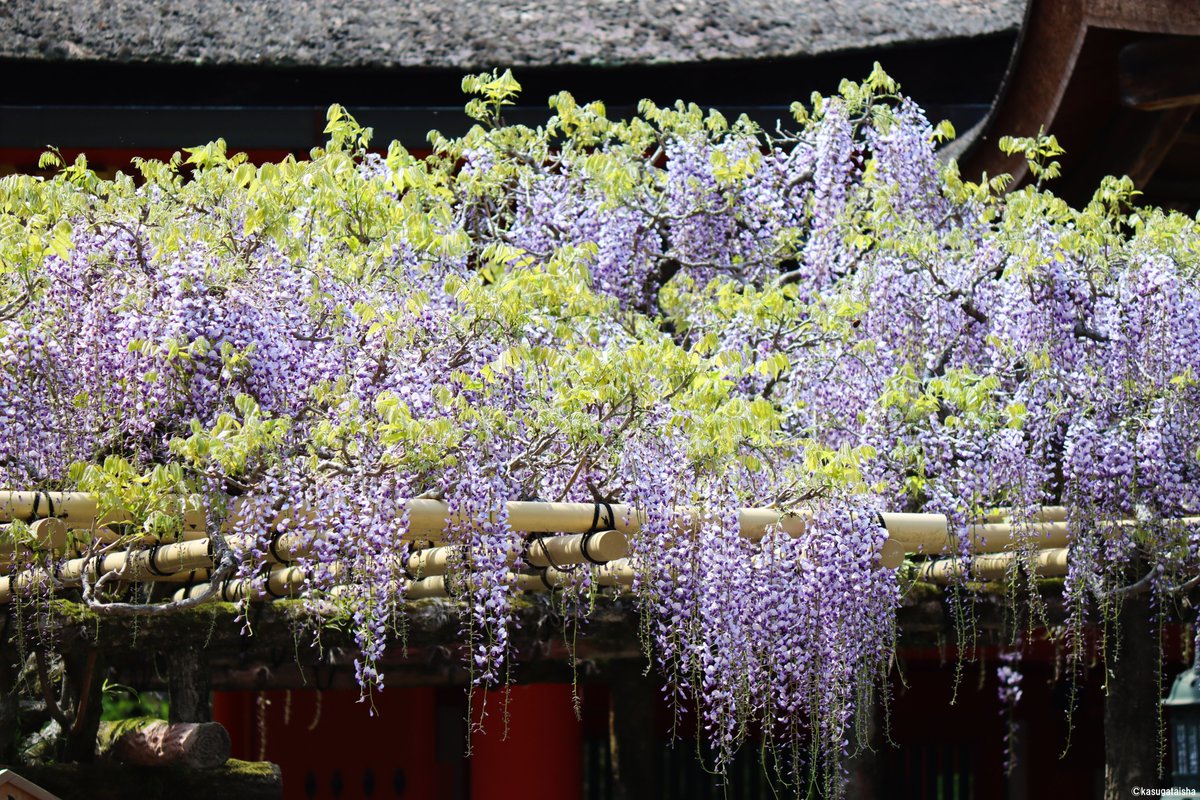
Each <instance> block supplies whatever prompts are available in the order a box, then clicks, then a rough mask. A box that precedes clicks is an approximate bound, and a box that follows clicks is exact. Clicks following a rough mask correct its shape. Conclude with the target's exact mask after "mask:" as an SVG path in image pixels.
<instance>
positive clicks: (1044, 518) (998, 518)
mask: <svg viewBox="0 0 1200 800" xmlns="http://www.w3.org/2000/svg"><path fill="white" fill-rule="evenodd" d="M983 521H984V522H1012V509H1009V508H997V509H993V510H992V511H989V512H988V513H987V514H985V515H984V520H983ZM1029 521H1030V522H1066V521H1067V509H1066V506H1041V507H1040V508H1038V509H1037V510H1035V511H1034V512H1033V514H1032V515H1031V516H1030V519H1029Z"/></svg>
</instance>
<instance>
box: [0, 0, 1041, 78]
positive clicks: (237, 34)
mask: <svg viewBox="0 0 1200 800" xmlns="http://www.w3.org/2000/svg"><path fill="white" fill-rule="evenodd" d="M1024 6H1025V0H732V2H719V1H718V0H554V2H546V1H545V0H536V1H535V0H442V1H441V2H436V3H418V2H412V1H411V0H374V1H373V2H364V0H0V58H9V59H14V58H15V59H22V60H25V59H29V60H51V61H64V60H65V61H72V60H74V61H105V62H113V61H117V62H151V63H179V64H194V63H208V64H231V65H232V64H271V65H298V66H327V67H403V66H423V67H443V68H471V67H483V66H494V65H512V66H534V65H567V64H579V65H596V64H604V65H617V64H645V63H689V62H699V61H712V60H718V59H750V58H754V59H761V58H782V57H790V56H804V55H817V54H822V53H830V52H835V51H845V50H854V49H862V48H875V47H880V46H886V45H897V44H906V43H914V42H928V41H935V40H941V39H961V38H966V37H975V36H985V35H989V34H996V33H1002V32H1011V31H1013V30H1016V29H1017V28H1018V27H1019V25H1020V22H1021V17H1022V14H1023V11H1024Z"/></svg>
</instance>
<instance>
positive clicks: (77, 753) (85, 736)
mask: <svg viewBox="0 0 1200 800" xmlns="http://www.w3.org/2000/svg"><path fill="white" fill-rule="evenodd" d="M63 664H64V666H65V668H66V677H67V680H66V691H65V692H64V696H63V700H64V701H66V702H65V703H64V704H62V705H65V707H64V708H63V711H64V712H65V713H66V714H67V716H68V718H69V719H70V720H71V727H70V728H68V729H67V730H66V731H65V733H66V750H65V756H66V759H67V760H68V761H79V762H82V763H87V762H90V761H92V760H93V759H94V758H95V757H96V731H97V730H99V728H100V714H101V712H102V711H103V708H102V707H103V703H102V701H101V695H102V694H103V691H104V663H103V657H102V656H101V655H100V652H99V651H98V650H97V649H96V648H94V647H90V648H87V649H86V650H84V649H80V650H76V651H73V652H66V653H63ZM72 712H74V713H72Z"/></svg>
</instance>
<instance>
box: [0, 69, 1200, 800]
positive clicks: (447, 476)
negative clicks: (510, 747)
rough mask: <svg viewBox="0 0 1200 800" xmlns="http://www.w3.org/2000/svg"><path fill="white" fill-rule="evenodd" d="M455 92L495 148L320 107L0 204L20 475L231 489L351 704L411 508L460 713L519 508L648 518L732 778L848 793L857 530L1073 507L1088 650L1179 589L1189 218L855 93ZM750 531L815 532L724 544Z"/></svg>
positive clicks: (221, 497)
mask: <svg viewBox="0 0 1200 800" xmlns="http://www.w3.org/2000/svg"><path fill="white" fill-rule="evenodd" d="M464 89H465V90H466V91H467V92H468V93H470V94H472V95H475V98H474V99H472V100H471V102H470V103H469V104H468V106H467V111H468V113H469V114H471V116H472V117H473V118H474V119H475V120H476V122H477V123H478V124H477V125H476V126H475V127H474V128H473V129H472V130H471V131H470V132H469V133H468V134H467V135H466V136H464V137H462V138H457V139H451V138H446V137H443V136H441V135H438V134H436V133H435V134H431V146H432V154H431V155H428V156H425V157H418V156H417V155H414V154H413V153H412V152H410V151H409V150H406V149H405V148H404V147H403V146H402V145H400V144H399V143H392V145H391V146H390V147H389V148H388V151H387V154H386V156H382V155H378V154H373V153H371V152H369V151H368V149H367V147H368V142H369V135H370V134H369V131H366V130H364V129H362V128H360V127H359V126H358V125H357V124H356V123H355V122H354V121H353V120H352V119H351V118H350V117H349V116H348V115H346V113H345V112H344V111H343V110H342V109H340V108H338V107H336V106H335V107H334V108H332V109H331V110H330V114H329V125H328V128H327V130H326V132H327V134H328V135H329V136H330V139H329V142H328V144H327V145H326V147H324V148H321V149H318V150H315V151H314V152H313V153H312V155H311V158H308V159H301V160H297V159H294V158H287V159H285V160H284V161H282V162H279V163H271V164H264V165H262V166H257V167H256V166H254V165H252V164H249V163H247V162H246V160H245V158H244V156H240V155H230V154H228V153H227V152H226V149H225V146H224V144H223V143H222V142H215V143H212V144H209V145H206V146H204V147H198V148H192V149H190V150H188V151H187V152H186V156H183V155H180V156H177V157H175V158H173V159H171V160H169V161H167V162H158V161H143V162H140V163H139V165H138V167H139V174H138V175H137V176H134V177H131V176H126V175H118V176H117V177H115V178H113V179H111V180H105V179H101V178H100V177H98V176H97V175H95V174H94V173H93V172H91V171H90V170H88V168H87V166H86V162H84V161H82V160H80V161H78V162H76V163H74V164H63V163H62V162H61V160H60V159H59V158H58V156H57V155H56V154H54V153H49V154H48V155H47V157H46V162H45V163H46V165H47V166H53V167H57V168H58V169H57V171H56V174H55V175H54V177H53V178H50V179H47V180H43V179H40V178H35V177H28V176H10V177H8V178H4V179H2V180H0V287H2V288H0V486H5V487H13V488H22V489H71V490H85V491H91V492H95V493H97V494H98V495H99V496H100V497H101V500H102V503H103V504H104V505H105V507H120V508H124V509H128V510H132V511H133V512H134V513H135V514H136V516H137V521H138V522H139V523H144V527H145V528H146V529H147V530H150V531H152V532H154V533H156V534H158V535H170V534H171V533H172V532H173V531H176V530H178V527H177V526H178V513H179V508H180V499H181V498H182V499H183V500H184V501H185V503H194V504H196V505H202V506H203V507H204V508H207V509H209V510H210V513H211V514H212V515H213V518H212V520H211V522H212V524H214V525H216V524H218V523H219V517H220V515H221V514H222V513H224V511H223V509H224V508H225V507H226V506H225V504H226V503H227V501H228V500H229V499H230V498H238V499H239V500H240V501H241V502H243V503H250V504H251V507H253V508H255V509H257V511H256V513H255V514H254V515H253V518H254V519H255V520H257V522H255V524H254V525H255V526H254V530H252V531H250V532H251V533H253V534H254V541H255V544H254V545H253V546H251V547H248V548H246V549H245V550H243V551H239V552H238V553H236V554H235V556H236V557H237V558H238V560H239V563H240V564H241V567H240V569H241V570H242V574H243V575H244V576H246V577H252V578H255V579H256V580H257V579H261V578H260V577H259V576H258V572H257V566H256V565H257V564H259V563H260V561H261V557H262V555H263V552H264V551H265V550H266V549H267V548H268V547H269V546H270V541H271V538H272V536H273V535H274V534H275V533H277V532H279V531H282V530H294V529H295V527H296V523H298V522H303V523H304V525H303V526H301V527H303V528H304V529H305V530H312V529H317V528H319V529H320V530H321V531H322V534H323V535H322V537H321V539H320V540H319V541H316V542H314V545H313V550H312V553H311V554H310V555H309V556H307V557H306V559H305V560H304V561H303V566H304V567H305V569H306V570H307V571H308V573H309V575H310V580H309V581H308V583H307V584H306V587H305V589H304V592H305V598H306V602H311V603H313V604H314V608H315V606H316V605H317V604H320V605H321V607H322V609H324V611H325V612H327V611H328V608H329V605H330V602H331V600H330V598H335V600H336V603H335V605H336V606H337V607H338V608H339V609H341V611H342V612H343V614H344V619H345V620H346V621H348V623H349V624H350V626H351V628H352V629H353V631H354V632H355V635H356V637H357V640H358V643H359V646H360V649H361V657H360V660H359V679H360V681H361V682H362V683H363V684H364V685H377V684H379V683H381V682H382V675H381V674H380V672H379V671H378V670H377V669H376V666H377V662H378V659H379V658H380V656H381V654H382V652H383V648H384V646H385V643H386V642H387V640H388V638H389V636H391V630H392V627H393V625H394V619H395V617H396V616H397V614H396V612H397V608H398V607H399V604H400V603H402V602H403V590H402V588H401V587H402V586H403V581H402V580H401V578H402V577H403V572H404V567H403V564H404V559H405V556H406V554H407V549H406V548H407V547H408V545H407V544H401V537H402V535H403V534H404V533H405V531H406V528H407V524H408V523H407V517H406V513H405V511H404V506H403V500H404V499H406V498H411V497H436V498H441V499H445V500H446V502H447V503H448V504H449V506H450V508H451V509H452V510H453V511H454V512H455V514H456V515H457V516H456V519H458V520H460V522H459V523H456V524H455V525H454V526H453V527H452V529H450V530H448V531H447V532H446V533H447V536H448V537H449V539H450V541H451V542H453V543H455V544H457V545H459V546H460V549H461V552H462V553H463V561H464V563H463V565H462V566H463V571H462V574H463V575H465V577H464V578H463V579H462V580H458V581H455V582H454V583H453V584H452V589H453V591H454V592H455V595H456V599H457V601H458V603H459V606H460V608H461V613H462V619H463V629H464V638H465V641H466V642H467V643H468V647H467V653H466V657H467V659H468V662H469V664H470V665H471V667H472V669H473V674H474V676H475V678H476V680H477V681H479V682H480V683H483V684H493V683H496V682H503V681H504V680H505V679H506V675H507V672H506V666H505V665H506V664H507V662H508V660H509V659H510V658H511V657H512V655H513V652H512V634H511V626H512V625H514V624H515V612H514V598H515V595H516V592H517V589H516V587H515V586H514V585H513V583H512V582H511V578H510V570H511V566H510V557H509V555H508V554H509V553H510V552H512V551H514V550H516V551H519V550H520V546H521V544H522V538H523V534H521V533H520V532H516V531H513V530H511V529H510V527H509V525H508V523H507V520H506V517H505V515H504V513H503V509H504V505H503V504H504V501H505V500H514V499H542V500H571V501H582V502H594V501H595V502H610V503H611V502H622V503H628V504H631V505H632V506H634V507H636V508H637V509H638V513H639V514H640V515H641V519H642V525H641V530H640V533H639V534H638V535H637V536H636V537H635V538H634V540H633V543H632V547H633V556H634V558H635V560H636V562H637V563H638V565H639V570H640V575H639V578H638V581H637V583H636V585H635V587H634V590H633V591H634V593H635V595H636V597H637V599H638V601H639V603H640V605H641V608H642V610H643V615H644V616H643V619H644V624H643V630H644V637H645V640H646V642H647V646H648V650H649V655H650V657H651V658H652V659H653V661H654V664H655V665H656V667H657V668H658V669H660V670H661V671H662V672H663V673H664V674H665V675H666V676H667V677H668V679H669V681H670V686H671V691H672V693H673V697H674V698H675V699H676V700H677V701H678V702H679V703H681V704H683V705H689V704H691V705H695V707H697V708H698V710H699V714H700V719H701V721H702V723H703V727H704V728H705V730H706V731H707V732H708V735H709V737H710V738H711V740H712V742H713V744H714V746H715V752H716V753H717V758H718V765H721V764H724V763H727V762H728V760H729V759H730V758H731V757H732V755H733V754H734V753H735V752H736V750H737V749H738V747H739V746H740V745H741V744H742V743H743V742H744V741H745V740H746V739H747V738H748V737H750V736H756V735H761V736H764V737H766V738H767V739H768V740H770V741H772V742H776V743H779V744H781V745H784V746H787V747H794V748H796V749H795V752H796V753H798V754H807V756H806V758H805V760H804V761H803V765H804V766H803V769H807V770H810V773H809V774H810V776H818V777H819V778H820V779H821V780H824V781H825V782H826V783H827V784H828V785H829V786H830V788H831V791H832V792H833V793H836V791H837V788H836V787H837V784H838V774H839V773H838V764H839V762H840V760H841V759H842V758H843V757H844V756H845V755H846V748H847V747H848V745H847V742H848V739H847V736H846V728H847V725H848V724H850V722H851V720H853V719H854V717H855V704H856V702H857V701H858V699H859V698H860V697H863V696H867V695H868V694H869V693H870V691H871V688H872V686H874V685H877V683H878V682H879V681H880V680H882V679H883V678H884V676H886V673H887V670H888V664H889V660H890V658H891V655H892V653H893V651H894V647H895V609H896V607H897V604H898V602H899V599H900V594H901V588H900V585H899V583H898V579H897V577H896V574H895V573H894V572H893V571H889V570H884V569H881V568H880V567H879V565H878V562H877V557H878V552H879V548H880V546H881V545H882V542H883V540H884V538H885V537H886V533H885V532H884V531H883V530H882V529H881V528H880V526H879V525H878V522H877V516H876V514H877V512H878V511H880V510H893V511H895V510H908V511H935V512H940V513H944V514H946V515H947V516H948V517H949V518H950V519H951V520H952V522H953V524H954V528H955V530H956V532H957V534H958V536H959V537H960V542H961V552H962V553H963V554H964V555H967V554H968V553H969V546H968V542H967V537H966V525H967V524H968V522H969V521H971V520H973V519H976V518H978V517H979V516H980V515H981V514H982V513H983V512H985V511H986V510H988V509H993V508H1007V509H1011V513H1012V518H1013V521H1014V524H1015V525H1017V526H1018V527H1020V526H1021V525H1023V524H1024V523H1027V522H1029V521H1030V520H1031V519H1032V518H1033V514H1034V513H1035V511H1036V509H1037V508H1038V507H1040V506H1042V505H1044V504H1066V505H1067V506H1068V507H1069V509H1070V512H1069V513H1070V525H1071V531H1072V537H1073V551H1072V561H1071V572H1070V575H1069V576H1068V579H1067V581H1066V588H1065V591H1066V592H1067V595H1068V597H1070V598H1071V599H1072V600H1073V601H1074V602H1073V606H1072V607H1073V608H1074V609H1075V611H1074V614H1073V617H1072V621H1071V624H1072V626H1074V630H1080V629H1081V627H1082V625H1083V624H1084V623H1085V621H1086V615H1087V613H1088V609H1089V608H1091V607H1092V606H1091V605H1090V604H1089V603H1087V602H1084V600H1085V598H1088V597H1098V598H1102V599H1103V598H1111V597H1113V596H1114V592H1116V591H1119V590H1121V588H1122V587H1126V586H1127V585H1128V584H1129V583H1130V582H1131V581H1133V580H1137V579H1139V578H1141V577H1142V574H1143V573H1146V577H1145V580H1146V581H1147V585H1151V588H1152V589H1153V590H1154V591H1155V592H1156V593H1158V595H1156V596H1163V597H1166V596H1168V595H1169V594H1170V592H1172V591H1176V590H1178V588H1179V587H1180V586H1182V585H1184V584H1185V583H1186V581H1187V580H1188V579H1189V577H1190V575H1191V574H1193V573H1194V572H1195V570H1196V569H1197V567H1198V566H1200V563H1198V562H1200V538H1198V533H1197V529H1196V527H1195V526H1193V525H1188V524H1184V523H1180V522H1177V521H1175V520H1178V519H1179V518H1182V517H1185V516H1187V515H1189V514H1191V513H1194V512H1195V509H1196V508H1197V506H1198V504H1200V496H1198V490H1200V464H1198V462H1197V450H1198V449H1200V402H1197V401H1198V399H1200V398H1198V397H1197V392H1198V391H1200V389H1198V387H1200V384H1198V380H1200V282H1198V281H1197V258H1198V252H1200V230H1198V227H1197V223H1196V221H1195V220H1193V219H1189V218H1187V217H1184V216H1181V215H1179V214H1173V213H1166V212H1162V211H1158V210H1153V209H1144V208H1136V207H1135V206H1134V205H1133V201H1134V199H1135V194H1136V193H1135V191H1134V188H1133V186H1132V185H1131V184H1130V183H1129V181H1128V180H1125V179H1109V180H1106V181H1105V182H1104V183H1103V185H1102V186H1101V187H1100V188H1099V190H1098V191H1097V194H1096V196H1095V199H1094V200H1093V201H1092V202H1091V203H1089V204H1088V205H1086V206H1085V207H1084V208H1081V209H1073V208H1071V207H1069V206H1068V205H1066V204H1065V203H1063V202H1062V201H1061V200H1059V199H1057V198H1056V197H1054V195H1053V194H1052V193H1050V192H1049V191H1047V190H1045V189H1044V188H1042V183H1043V182H1044V181H1046V180H1049V179H1051V178H1052V177H1053V176H1054V174H1055V172H1056V170H1057V165H1056V163H1055V162H1054V161H1053V158H1054V156H1055V155H1057V153H1058V151H1057V148H1056V145H1055V143H1054V142H1053V140H1052V139H1047V138H1037V139H1029V140H1008V141H1006V142H1005V143H1004V145H1005V146H1006V147H1007V148H1008V149H1010V150H1011V151H1013V152H1022V153H1024V155H1025V156H1026V157H1027V158H1028V159H1029V160H1030V163H1031V166H1032V168H1033V173H1034V175H1035V176H1036V177H1037V178H1038V181H1037V185H1034V186H1030V187H1026V188H1021V189H1018V190H1016V191H1012V192H1009V193H1007V194H1005V193H1004V192H1003V190H1004V189H1005V188H1006V179H1005V178H1003V177H1000V178H993V179H992V180H991V181H990V182H988V183H985V184H975V183H971V182H969V181H966V180H964V179H963V178H962V177H961V176H960V175H959V173H958V171H957V168H956V166H955V165H954V164H953V163H947V164H943V163H941V162H939V160H938V157H937V152H936V148H937V145H938V143H939V142H940V141H941V140H943V139H945V138H947V137H949V136H951V135H952V134H953V131H952V129H950V128H949V126H947V125H945V124H942V125H937V126H933V125H931V124H930V123H929V122H928V121H927V120H926V118H925V116H924V113H923V112H922V110H921V109H920V108H919V107H918V106H917V105H916V104H915V103H914V102H913V101H911V100H910V99H907V98H905V97H903V96H902V95H900V94H899V93H898V89H897V87H896V85H895V84H894V83H893V82H892V81H891V80H890V79H889V78H888V77H887V76H886V75H885V74H883V73H882V72H881V71H878V70H877V71H876V72H875V73H873V74H872V75H871V76H870V77H869V78H868V79H867V80H866V81H865V82H864V83H862V84H852V83H846V84H844V85H843V87H842V89H841V91H840V93H839V94H838V95H836V96H833V97H828V98H822V97H814V98H813V101H812V103H811V104H810V105H809V106H807V107H806V106H803V105H800V104H796V105H795V106H794V107H793V112H794V121H795V125H794V128H793V129H792V130H791V131H790V132H775V133H768V132H765V131H763V130H761V129H759V128H758V127H757V126H756V125H754V124H753V123H752V122H750V121H748V120H746V119H739V120H736V121H733V122H730V121H729V120H727V119H725V118H724V117H722V116H721V115H720V114H719V113H717V112H715V111H714V112H708V113H705V112H703V111H702V110H701V109H699V108H697V107H696V106H688V105H684V104H682V103H680V104H678V105H676V106H674V107H669V108H662V107H658V106H656V105H654V104H652V103H650V102H644V103H642V104H641V106H640V107H639V111H638V114H637V116H635V117H633V118H631V119H628V120H612V119H609V118H608V117H607V116H606V114H605V110H604V107H603V105H602V104H600V103H589V104H584V105H581V104H579V103H577V102H576V101H575V99H574V98H572V97H570V96H569V95H567V94H560V95H556V96H555V97H553V98H551V100H550V106H551V112H552V115H551V116H550V118H549V119H548V121H547V122H546V124H545V125H543V126H541V127H539V128H536V129H534V128H528V127H524V126H519V125H508V124H505V122H504V119H503V111H504V108H505V107H506V106H507V105H509V104H511V102H512V99H513V98H514V97H515V96H516V94H517V92H518V91H519V86H518V85H517V83H516V81H515V80H513V79H512V76H511V75H508V74H503V75H500V74H495V73H493V74H484V75H479V76H471V77H469V78H467V79H465V81H464ZM767 505H771V506H776V507H778V508H781V509H783V510H785V511H805V512H806V513H808V514H810V515H811V519H812V523H811V524H810V525H809V526H808V528H807V530H806V532H805V534H804V535H803V536H801V537H792V536H790V535H788V534H786V533H784V532H782V531H774V532H770V533H768V535H767V537H766V538H765V539H764V540H762V541H760V542H751V541H749V540H747V539H745V538H743V537H741V536H739V535H738V528H737V513H736V512H737V509H739V508H741V507H745V506H767ZM685 507H699V508H700V509H702V517H701V519H700V521H699V523H698V524H696V525H695V526H686V525H681V524H680V519H681V516H680V515H681V513H682V512H681V509H683V508H685ZM1130 520H1132V521H1133V524H1129V521H1130ZM1032 531H1033V528H1030V533H1028V534H1027V535H1026V537H1025V539H1026V547H1025V548H1024V550H1025V551H1027V552H1026V555H1028V554H1029V553H1032V552H1033V549H1034V548H1035V547H1036V541H1035V539H1034V537H1035V536H1036V534H1035V533H1033V532H1032ZM334 588H337V589H338V591H337V592H336V593H334V592H331V590H332V589H334ZM96 602H97V604H100V603H101V602H102V601H100V600H97V601H96ZM1012 685H1013V686H1015V684H1012ZM794 763H797V764H799V763H801V762H800V761H795V762H794Z"/></svg>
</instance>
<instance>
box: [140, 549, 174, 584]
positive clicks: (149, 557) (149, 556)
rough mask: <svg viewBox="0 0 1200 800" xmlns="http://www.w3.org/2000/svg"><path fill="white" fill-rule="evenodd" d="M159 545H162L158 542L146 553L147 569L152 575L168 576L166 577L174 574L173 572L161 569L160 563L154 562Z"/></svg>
mask: <svg viewBox="0 0 1200 800" xmlns="http://www.w3.org/2000/svg"><path fill="white" fill-rule="evenodd" d="M159 547H161V545H157V544H156V545H154V546H153V547H151V548H150V550H149V551H147V553H146V571H147V572H149V573H150V574H151V575H157V576H158V577H160V578H166V577H169V576H170V575H172V574H173V573H170V572H163V571H162V570H160V569H159V568H158V565H157V564H155V563H154V559H155V557H156V556H157V555H158V548H159Z"/></svg>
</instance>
